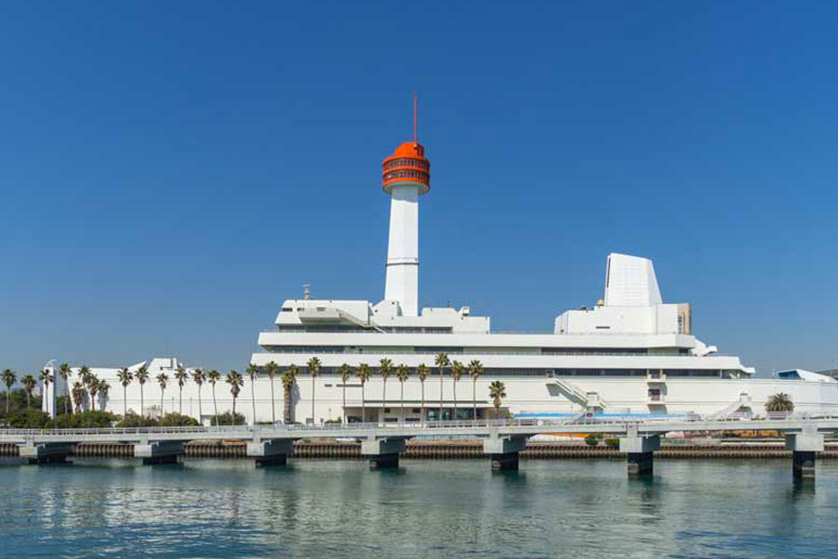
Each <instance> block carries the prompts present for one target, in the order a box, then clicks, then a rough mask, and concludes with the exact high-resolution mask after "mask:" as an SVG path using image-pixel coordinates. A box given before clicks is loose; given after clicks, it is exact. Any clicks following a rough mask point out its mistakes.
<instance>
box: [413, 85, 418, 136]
mask: <svg viewBox="0 0 838 559" xmlns="http://www.w3.org/2000/svg"><path fill="white" fill-rule="evenodd" d="M413 143H414V144H418V143H419V93H418V92H416V91H414V92H413Z"/></svg>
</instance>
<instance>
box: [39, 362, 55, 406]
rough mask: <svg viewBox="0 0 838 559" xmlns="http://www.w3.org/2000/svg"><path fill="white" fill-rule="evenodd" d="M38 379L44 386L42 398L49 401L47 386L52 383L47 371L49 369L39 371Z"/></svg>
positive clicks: (51, 377)
mask: <svg viewBox="0 0 838 559" xmlns="http://www.w3.org/2000/svg"><path fill="white" fill-rule="evenodd" d="M40 378H41V383H42V384H43V385H44V395H43V398H44V400H45V401H49V385H50V384H51V383H52V381H53V376H52V373H51V372H50V371H49V369H44V370H42V371H41V375H40ZM53 399H54V398H53Z"/></svg>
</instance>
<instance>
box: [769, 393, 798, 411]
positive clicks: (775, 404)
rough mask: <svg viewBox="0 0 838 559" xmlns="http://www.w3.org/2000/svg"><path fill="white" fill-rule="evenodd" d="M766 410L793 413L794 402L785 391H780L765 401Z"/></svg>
mask: <svg viewBox="0 0 838 559" xmlns="http://www.w3.org/2000/svg"><path fill="white" fill-rule="evenodd" d="M765 411H768V412H782V411H784V412H789V413H791V412H793V411H794V402H792V401H791V397H790V396H789V395H788V394H786V393H785V392H778V393H777V394H774V395H772V396H769V397H768V401H767V402H766V403H765Z"/></svg>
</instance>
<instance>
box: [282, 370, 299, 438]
mask: <svg viewBox="0 0 838 559" xmlns="http://www.w3.org/2000/svg"><path fill="white" fill-rule="evenodd" d="M298 372H299V369H298V368H297V366H296V365H289V366H288V368H287V369H286V370H285V373H283V375H282V389H283V399H282V408H283V409H282V421H283V422H285V423H286V424H288V423H291V422H292V419H293V418H292V417H291V416H292V413H291V412H292V411H293V409H294V402H293V398H294V385H295V384H297V373H298Z"/></svg>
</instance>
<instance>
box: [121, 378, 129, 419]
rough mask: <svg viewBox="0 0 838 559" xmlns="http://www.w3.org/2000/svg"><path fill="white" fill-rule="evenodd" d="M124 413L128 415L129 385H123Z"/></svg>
mask: <svg viewBox="0 0 838 559" xmlns="http://www.w3.org/2000/svg"><path fill="white" fill-rule="evenodd" d="M122 415H123V416H126V415H128V387H127V386H125V385H124V384H123V385H122Z"/></svg>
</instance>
